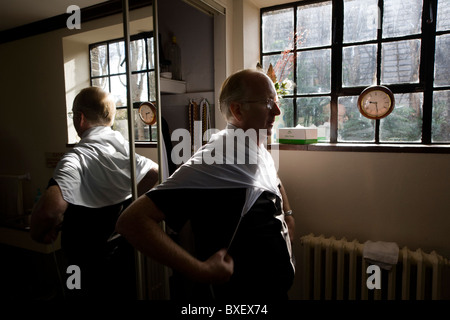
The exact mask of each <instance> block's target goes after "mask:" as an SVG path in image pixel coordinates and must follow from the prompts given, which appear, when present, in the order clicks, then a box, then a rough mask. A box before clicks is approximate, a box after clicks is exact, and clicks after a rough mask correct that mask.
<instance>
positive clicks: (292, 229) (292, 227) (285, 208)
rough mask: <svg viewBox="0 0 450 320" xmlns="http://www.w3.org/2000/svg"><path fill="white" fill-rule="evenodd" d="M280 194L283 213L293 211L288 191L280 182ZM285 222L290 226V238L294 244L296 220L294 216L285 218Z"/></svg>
mask: <svg viewBox="0 0 450 320" xmlns="http://www.w3.org/2000/svg"><path fill="white" fill-rule="evenodd" d="M280 192H281V198H282V200H283V211H284V212H287V211H289V210H291V206H290V205H289V200H288V196H287V193H286V190H285V189H284V186H283V184H282V183H281V180H280ZM284 220H285V221H286V224H287V226H288V231H289V238H290V239H291V243H294V237H295V219H294V216H293V215H290V216H285V217H284Z"/></svg>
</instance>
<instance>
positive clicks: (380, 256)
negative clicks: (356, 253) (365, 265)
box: [363, 240, 399, 270]
mask: <svg viewBox="0 0 450 320" xmlns="http://www.w3.org/2000/svg"><path fill="white" fill-rule="evenodd" d="M398 253H399V247H398V245H397V244H396V243H395V242H384V241H370V240H368V241H366V242H365V243H364V248H363V257H364V259H366V261H367V262H369V263H371V264H375V265H378V266H379V267H380V268H382V269H385V270H391V268H392V265H394V264H397V261H398Z"/></svg>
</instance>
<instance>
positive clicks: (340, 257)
mask: <svg viewBox="0 0 450 320" xmlns="http://www.w3.org/2000/svg"><path fill="white" fill-rule="evenodd" d="M300 243H301V256H300V257H297V260H298V263H297V269H298V270H299V273H300V277H301V279H300V281H301V291H302V292H301V299H304V300H439V299H449V291H450V290H449V289H450V276H449V275H450V272H449V271H450V262H449V260H448V259H446V258H444V257H442V256H441V255H439V254H437V253H436V252H435V251H432V252H431V253H425V252H423V251H422V250H421V249H418V250H416V251H412V250H410V249H408V248H407V247H403V248H400V252H399V259H398V263H397V264H396V265H394V266H393V267H392V268H391V270H389V271H388V270H384V269H380V270H381V287H380V289H369V288H368V286H367V279H368V277H370V276H371V273H368V272H367V268H368V266H369V263H367V262H366V261H365V259H364V258H363V256H362V252H363V248H364V244H363V243H360V242H358V241H357V240H353V241H348V240H347V239H345V238H342V239H336V238H334V237H329V238H326V237H324V236H323V235H321V236H315V235H313V234H309V235H306V236H303V237H301V241H300Z"/></svg>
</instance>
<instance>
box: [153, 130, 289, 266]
mask: <svg viewBox="0 0 450 320" xmlns="http://www.w3.org/2000/svg"><path fill="white" fill-rule="evenodd" d="M256 141H257V139H256V136H255V135H253V136H252V135H251V134H249V133H248V131H247V132H246V133H244V131H243V130H242V129H239V128H236V127H235V126H233V125H231V124H228V125H227V128H226V129H224V130H222V131H219V132H217V133H215V134H213V135H212V136H211V139H210V140H209V141H208V143H207V144H205V145H204V146H203V147H201V148H200V149H198V151H197V152H196V153H195V154H194V155H193V156H192V157H191V158H190V159H189V160H188V161H187V162H186V163H184V164H183V165H182V166H180V167H179V168H178V169H177V170H176V171H175V172H174V173H173V174H172V175H171V176H170V177H169V178H168V179H167V180H165V181H164V182H163V183H161V184H160V185H158V186H156V187H155V189H157V190H164V189H166V190H167V189H235V188H245V189H246V198H245V202H244V205H243V208H242V212H241V219H242V217H243V216H244V215H245V214H246V213H247V212H248V211H249V210H250V209H251V207H252V206H253V204H254V203H255V202H256V200H257V199H258V198H259V197H260V196H261V194H262V193H263V192H264V191H268V192H271V193H273V194H275V195H276V196H278V197H279V199H280V200H281V201H282V197H281V193H280V189H279V184H280V181H279V179H278V175H277V170H276V168H275V163H274V161H273V158H272V156H271V154H270V153H269V151H267V149H266V148H265V146H264V144H262V143H261V144H259V145H257V143H256ZM224 201H227V199H224ZM217 205H220V203H218V204H217ZM276 218H277V219H279V220H280V221H281V224H282V230H281V231H280V232H281V235H282V236H283V238H284V240H285V241H286V246H287V250H288V252H289V255H290V258H291V263H292V267H293V268H294V270H295V266H294V265H293V262H292V247H291V243H290V239H289V235H288V229H287V225H286V223H285V221H284V215H282V214H280V215H279V216H277V217H276ZM238 227H239V223H238V225H237V227H236V230H235V231H234V233H235V234H236V231H237V229H238ZM233 238H234V236H233ZM233 238H232V239H231V240H230V245H229V246H231V243H232V242H233Z"/></svg>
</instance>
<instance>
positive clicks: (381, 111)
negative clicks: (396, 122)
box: [358, 86, 395, 120]
mask: <svg viewBox="0 0 450 320" xmlns="http://www.w3.org/2000/svg"><path fill="white" fill-rule="evenodd" d="M394 106H395V99H394V94H393V93H392V91H391V90H390V89H389V88H388V87H385V86H370V87H367V88H366V89H364V90H363V91H362V92H361V94H360V95H359V97H358V109H359V111H360V112H361V114H362V115H363V116H364V117H366V118H369V119H374V120H378V119H382V118H384V117H387V116H388V115H389V114H390V113H391V112H392V110H394Z"/></svg>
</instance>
